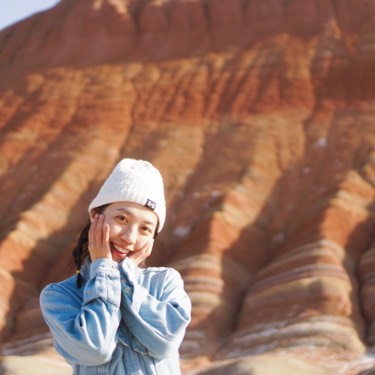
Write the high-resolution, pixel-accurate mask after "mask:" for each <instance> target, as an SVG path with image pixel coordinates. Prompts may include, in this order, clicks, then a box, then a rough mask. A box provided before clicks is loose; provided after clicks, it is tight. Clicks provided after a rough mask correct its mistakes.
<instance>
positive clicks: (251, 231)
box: [0, 0, 375, 375]
mask: <svg viewBox="0 0 375 375" xmlns="http://www.w3.org/2000/svg"><path fill="white" fill-rule="evenodd" d="M374 64H375V7H374V5H373V2H371V1H367V0H306V1H303V2H301V1H300V0H289V1H278V0H244V1H243V0H208V1H204V0H180V1H172V0H170V1H167V0H158V1H157V0H154V1H151V0H148V1H147V0H135V1H130V0H86V1H76V0H62V1H61V2H60V3H59V5H58V6H56V7H55V8H54V9H52V10H50V11H48V12H44V13H40V14H37V15H35V16H33V17H31V18H29V19H27V20H25V21H23V22H21V23H19V24H17V25H15V26H12V27H9V28H7V29H6V30H4V31H2V32H1V33H0V77H1V81H0V155H1V156H0V196H1V197H2V204H1V206H0V215H1V218H2V220H1V226H0V240H1V243H0V271H1V272H0V283H1V285H2V287H1V289H0V302H1V303H0V306H1V307H0V328H1V330H2V343H3V345H2V356H3V357H2V365H1V366H2V373H4V374H22V375H28V371H31V369H32V370H33V374H35V369H36V368H37V369H39V372H40V373H43V374H46V375H48V374H51V375H52V374H54V373H59V374H63V373H65V372H64V371H66V373H69V369H68V368H67V367H66V365H65V364H64V361H63V360H62V359H61V358H60V357H59V356H58V355H57V354H56V353H54V351H53V348H52V339H51V337H50V335H49V333H48V330H47V328H46V326H45V324H44V322H43V320H42V318H41V315H40V310H39V306H38V295H39V292H40V290H41V288H42V287H43V286H44V285H45V284H46V283H48V282H51V281H55V280H60V279H62V278H64V277H66V276H68V275H70V274H71V272H72V269H71V267H70V263H69V261H70V259H69V257H70V252H71V249H72V245H73V243H74V241H75V239H76V238H77V234H78V232H79V231H80V229H81V227H82V226H83V225H84V224H85V222H86V220H87V212H86V209H87V205H88V203H89V202H90V200H91V198H92V197H93V195H94V193H95V192H96V190H97V189H98V187H99V186H100V185H101V183H102V181H103V179H104V178H105V177H106V175H107V174H108V172H109V171H110V170H111V168H112V167H113V165H114V164H115V163H116V162H117V161H118V160H119V159H120V158H121V157H124V156H131V157H137V158H143V159H148V160H151V161H152V162H153V163H154V164H155V165H156V166H157V167H159V169H160V170H161V171H162V174H163V175H164V177H165V183H166V190H167V197H168V216H167V224H166V227H165V229H164V230H163V232H162V235H161V236H160V239H158V241H157V242H158V243H157V244H156V249H155V251H154V252H153V256H152V258H151V259H150V264H158V265H170V266H173V267H175V268H177V269H178V270H179V271H180V272H181V274H182V275H183V277H184V280H185V284H186V289H187V291H188V292H189V295H190V297H191V299H192V302H193V320H192V323H191V325H190V327H189V330H188V332H187V335H186V338H185V341H184V343H183V345H182V348H181V353H182V357H183V360H182V367H183V370H184V373H185V374H190V375H192V374H201V375H210V374H215V375H220V374H225V375H231V374H236V375H239V374H256V375H258V374H261V375H268V374H269V375H274V374H276V373H280V374H288V375H294V374H296V375H297V374H298V375H300V374H301V373H304V374H306V375H313V374H319V375H320V374H335V375H337V374H342V375H354V374H362V375H364V374H369V373H371V371H375V370H374V369H373V368H374V366H375V359H374V356H373V349H372V348H373V345H374V344H375V328H374V327H375V313H374V311H375V310H374V306H375V273H374V267H375V238H374V224H375V217H374V212H375V208H374V198H375V194H374V193H375V190H374V185H375V151H374V147H375V107H374V104H375V101H374V100H375V74H374ZM371 369H373V370H371Z"/></svg>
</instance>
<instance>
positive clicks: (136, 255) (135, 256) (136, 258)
mask: <svg viewBox="0 0 375 375" xmlns="http://www.w3.org/2000/svg"><path fill="white" fill-rule="evenodd" d="M153 244H154V239H152V240H150V241H149V242H146V243H145V244H144V245H143V246H142V247H141V248H140V249H139V250H135V251H133V252H132V253H131V254H129V255H128V258H129V259H131V260H132V261H133V262H134V263H135V264H136V265H137V266H139V264H140V263H142V262H143V261H144V260H145V259H146V258H148V257H149V256H150V255H151V252H152V246H153Z"/></svg>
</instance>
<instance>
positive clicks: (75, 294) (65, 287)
mask: <svg viewBox="0 0 375 375" xmlns="http://www.w3.org/2000/svg"><path fill="white" fill-rule="evenodd" d="M82 289H83V286H82V287H81V288H77V286H76V276H72V277H70V278H68V279H66V280H63V281H61V282H58V283H52V284H48V285H47V286H46V287H44V289H43V290H42V292H41V293H40V305H41V307H42V308H43V307H44V306H47V305H50V304H51V303H53V302H63V301H66V300H67V299H69V300H71V301H72V302H73V301H77V303H79V302H80V301H81V299H82Z"/></svg>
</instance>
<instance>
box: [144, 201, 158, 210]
mask: <svg viewBox="0 0 375 375" xmlns="http://www.w3.org/2000/svg"><path fill="white" fill-rule="evenodd" d="M145 206H146V207H148V208H149V209H150V210H152V211H154V210H155V207H156V203H155V202H154V201H152V200H151V199H147V202H146V204H145Z"/></svg>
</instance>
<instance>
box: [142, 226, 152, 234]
mask: <svg viewBox="0 0 375 375" xmlns="http://www.w3.org/2000/svg"><path fill="white" fill-rule="evenodd" d="M141 230H142V232H144V233H146V234H152V233H153V229H152V227H151V226H148V225H144V226H143V227H141Z"/></svg>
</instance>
